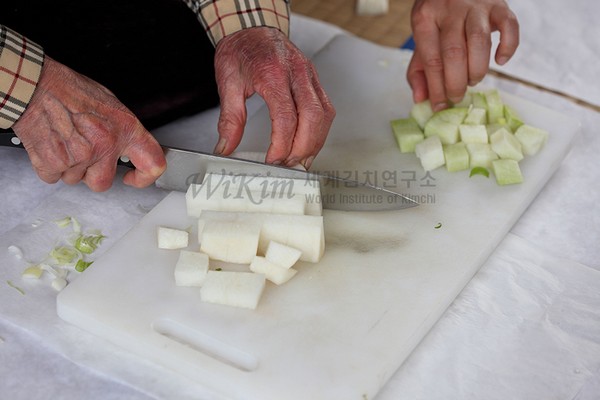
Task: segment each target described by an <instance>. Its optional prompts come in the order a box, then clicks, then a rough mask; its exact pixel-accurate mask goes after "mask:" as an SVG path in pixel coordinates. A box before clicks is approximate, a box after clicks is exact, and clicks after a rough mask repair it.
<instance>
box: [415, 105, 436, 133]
mask: <svg viewBox="0 0 600 400" xmlns="http://www.w3.org/2000/svg"><path fill="white" fill-rule="evenodd" d="M410 116H411V117H413V118H414V119H415V121H417V124H419V127H420V128H421V129H423V128H425V124H426V123H427V121H429V118H431V117H432V116H433V109H432V108H431V103H430V102H429V100H425V101H423V102H421V103H417V104H415V105H414V106H413V107H412V109H411V110H410Z"/></svg>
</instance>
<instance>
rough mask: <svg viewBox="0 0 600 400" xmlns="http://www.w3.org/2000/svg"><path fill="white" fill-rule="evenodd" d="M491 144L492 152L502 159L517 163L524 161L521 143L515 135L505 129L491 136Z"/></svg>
mask: <svg viewBox="0 0 600 400" xmlns="http://www.w3.org/2000/svg"><path fill="white" fill-rule="evenodd" d="M490 144H491V146H492V150H494V152H495V153H496V154H498V156H499V157H500V158H508V159H511V160H515V161H521V160H522V159H523V152H522V150H521V143H520V142H519V140H518V139H517V138H516V137H515V135H513V134H512V133H510V132H509V131H507V130H506V129H504V128H503V129H499V130H497V131H496V132H494V133H493V134H492V135H491V136H490Z"/></svg>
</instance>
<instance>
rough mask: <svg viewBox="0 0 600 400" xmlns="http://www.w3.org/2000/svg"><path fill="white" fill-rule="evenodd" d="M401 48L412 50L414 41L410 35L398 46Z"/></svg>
mask: <svg viewBox="0 0 600 400" xmlns="http://www.w3.org/2000/svg"><path fill="white" fill-rule="evenodd" d="M400 48H401V49H406V50H414V49H415V41H414V40H413V37H412V35H411V36H410V37H409V38H408V39H407V40H406V42H404V44H403V45H402V46H401V47H400Z"/></svg>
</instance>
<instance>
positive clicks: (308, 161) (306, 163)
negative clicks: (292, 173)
mask: <svg viewBox="0 0 600 400" xmlns="http://www.w3.org/2000/svg"><path fill="white" fill-rule="evenodd" d="M314 160H315V157H314V156H310V157H308V158H306V159H304V160H302V161H300V164H302V165H304V168H306V169H309V168H310V166H311V165H312V163H313V161H314Z"/></svg>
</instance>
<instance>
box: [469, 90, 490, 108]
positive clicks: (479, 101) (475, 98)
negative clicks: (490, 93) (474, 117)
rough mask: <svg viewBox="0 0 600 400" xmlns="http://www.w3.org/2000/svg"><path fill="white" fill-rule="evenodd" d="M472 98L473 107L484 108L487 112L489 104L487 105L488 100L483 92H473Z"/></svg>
mask: <svg viewBox="0 0 600 400" xmlns="http://www.w3.org/2000/svg"><path fill="white" fill-rule="evenodd" d="M471 100H472V102H473V108H483V109H484V110H485V111H486V113H487V109H488V105H487V101H486V99H485V96H484V95H483V93H481V92H475V93H472V94H471Z"/></svg>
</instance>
